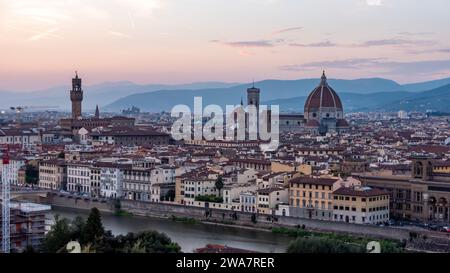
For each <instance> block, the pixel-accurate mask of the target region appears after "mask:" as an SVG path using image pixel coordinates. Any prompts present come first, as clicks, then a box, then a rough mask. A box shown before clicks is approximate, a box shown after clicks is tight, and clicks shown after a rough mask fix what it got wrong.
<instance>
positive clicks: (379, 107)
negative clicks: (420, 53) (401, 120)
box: [262, 84, 450, 112]
mask: <svg viewBox="0 0 450 273" xmlns="http://www.w3.org/2000/svg"><path fill="white" fill-rule="evenodd" d="M339 96H340V98H341V100H342V104H343V105H344V110H345V111H346V112H367V111H399V110H405V111H422V112H424V111H426V110H433V111H440V112H449V111H450V84H448V85H444V86H441V87H438V88H435V89H433V90H429V91H424V92H405V91H393V92H379V93H372V94H367V95H362V94H354V93H340V94H339ZM306 98H307V97H306V96H300V97H294V98H289V99H278V100H270V101H265V102H263V103H262V104H266V105H279V106H280V111H283V112H303V105H304V104H305V101H306Z"/></svg>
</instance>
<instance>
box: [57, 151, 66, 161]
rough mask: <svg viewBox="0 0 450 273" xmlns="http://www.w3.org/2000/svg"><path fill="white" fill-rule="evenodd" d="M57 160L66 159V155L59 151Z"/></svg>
mask: <svg viewBox="0 0 450 273" xmlns="http://www.w3.org/2000/svg"><path fill="white" fill-rule="evenodd" d="M58 158H60V159H64V158H66V154H65V153H64V151H61V152H60V153H59V154H58Z"/></svg>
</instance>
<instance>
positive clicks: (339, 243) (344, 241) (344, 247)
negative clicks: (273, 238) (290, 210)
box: [272, 227, 405, 253]
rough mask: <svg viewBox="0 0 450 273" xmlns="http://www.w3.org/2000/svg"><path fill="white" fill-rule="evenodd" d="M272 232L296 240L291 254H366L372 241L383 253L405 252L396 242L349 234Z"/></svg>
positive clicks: (281, 229)
mask: <svg viewBox="0 0 450 273" xmlns="http://www.w3.org/2000/svg"><path fill="white" fill-rule="evenodd" d="M272 232H273V233H276V234H283V235H286V236H289V237H293V238H295V239H294V240H293V241H291V243H290V244H289V247H288V249H287V252H290V253H364V252H367V250H366V248H367V244H368V243H369V242H371V241H377V242H379V243H380V246H381V252H382V253H401V252H405V243H404V242H401V241H396V240H385V239H383V240H379V239H373V238H368V237H361V236H355V235H348V234H336V233H329V232H317V231H309V230H305V229H304V227H303V228H297V229H293V228H285V227H274V228H272Z"/></svg>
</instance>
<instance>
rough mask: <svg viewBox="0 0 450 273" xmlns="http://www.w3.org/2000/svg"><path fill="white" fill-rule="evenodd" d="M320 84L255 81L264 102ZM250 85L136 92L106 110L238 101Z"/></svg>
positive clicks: (341, 84)
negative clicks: (199, 100) (195, 102)
mask: <svg viewBox="0 0 450 273" xmlns="http://www.w3.org/2000/svg"><path fill="white" fill-rule="evenodd" d="M329 83H330V85H332V86H333V88H334V89H335V90H345V92H349V93H355V94H371V93H375V92H379V91H385V92H394V91H397V90H399V89H401V88H402V87H401V85H399V84H397V83H395V82H394V81H391V80H385V79H379V78H373V79H358V80H336V79H330V80H329ZM317 84H318V81H317V79H302V80H292V81H289V80H265V81H261V82H257V83H255V85H256V86H257V87H258V88H260V89H261V90H262V91H261V100H262V101H269V100H275V99H288V98H293V97H298V96H307V95H308V94H309V92H311V90H312V89H313V88H314V87H316V86H317ZM249 87H250V85H249V84H244V85H238V86H233V87H229V88H216V89H200V90H160V91H156V92H147V93H141V94H133V95H130V96H127V97H124V98H121V99H119V100H117V101H115V102H113V103H111V104H109V105H108V106H107V107H106V109H107V110H110V111H119V110H121V109H125V108H128V107H131V106H132V105H135V106H138V107H140V108H141V109H142V110H144V111H151V112H159V111H163V110H170V109H171V108H172V107H173V106H174V105H177V104H186V105H189V106H192V104H193V101H194V97H195V96H201V97H202V98H203V103H204V104H219V105H226V104H238V103H239V102H240V100H241V98H243V99H244V101H245V99H246V98H245V96H246V89H247V88H249Z"/></svg>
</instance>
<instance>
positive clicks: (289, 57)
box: [0, 0, 450, 91]
mask: <svg viewBox="0 0 450 273" xmlns="http://www.w3.org/2000/svg"><path fill="white" fill-rule="evenodd" d="M91 2H92V1H90V2H89V1H84V0H62V1H53V0H51V1H43V0H34V1H30V0H21V1H12V0H0V35H1V36H0V50H1V52H2V53H1V55H2V58H1V59H2V62H1V63H0V90H6V91H24V90H37V89H44V88H49V87H53V86H58V85H65V84H66V82H67V78H68V77H70V76H72V75H73V73H74V71H75V70H78V71H79V72H80V74H81V75H82V76H83V78H84V79H85V81H86V84H87V85H90V84H96V83H101V82H111V81H124V80H129V81H132V82H135V83H138V84H148V83H163V84H179V83H188V82H207V81H223V82H250V81H251V80H252V79H255V81H259V80H264V79H299V78H316V77H317V75H318V73H320V72H321V71H322V69H326V71H327V74H329V75H330V76H331V77H332V78H344V79H355V78H367V77H382V78H388V79H392V80H395V81H398V82H400V83H407V82H419V81H425V80H433V79H439V78H445V77H448V75H449V73H450V56H449V55H450V33H449V32H450V31H449V30H448V28H447V27H446V26H448V25H449V23H450V18H449V17H448V16H447V14H446V11H448V8H449V7H450V5H449V3H448V1H445V0H433V1H418V0H414V1H406V0H342V1H339V2H338V1H327V0H319V1H310V0H306V1H293V0H262V1H256V0H242V1H239V5H237V2H236V1H223V0H218V1H214V3H209V2H206V3H205V1H198V0H173V1H160V0H150V1H143V0H133V1H123V0H114V1H103V0H101V1H95V3H91ZM234 2H236V3H234ZM324 5H327V8H326V9H325V8H324ZM380 18H381V20H380ZM330 22H332V23H330ZM24 79H27V80H26V81H25V80H24Z"/></svg>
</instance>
